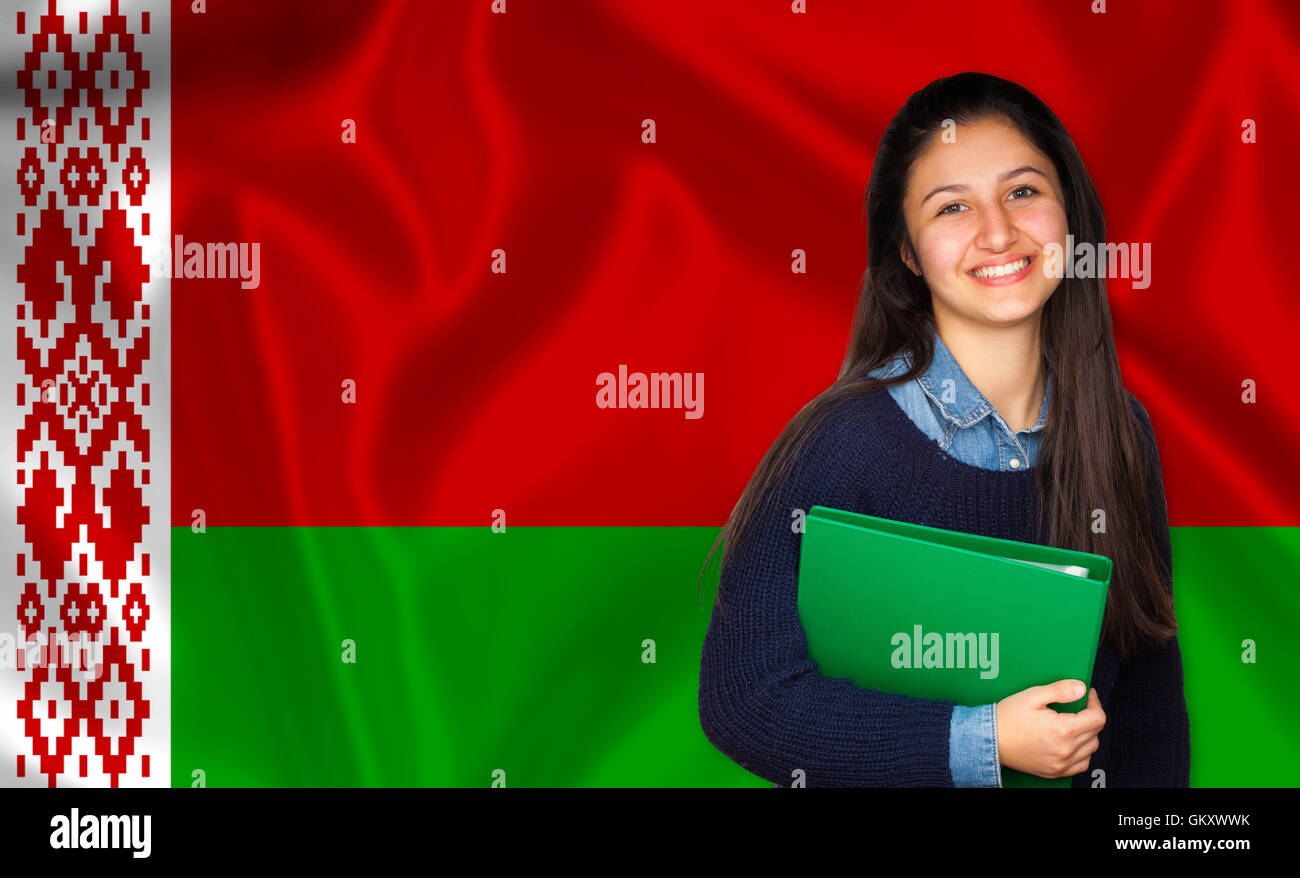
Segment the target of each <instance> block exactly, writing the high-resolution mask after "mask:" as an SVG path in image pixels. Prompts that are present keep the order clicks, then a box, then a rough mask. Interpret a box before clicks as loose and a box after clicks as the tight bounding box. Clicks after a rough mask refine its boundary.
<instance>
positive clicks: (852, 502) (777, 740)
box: [699, 418, 954, 787]
mask: <svg viewBox="0 0 1300 878" xmlns="http://www.w3.org/2000/svg"><path fill="white" fill-rule="evenodd" d="M831 423H832V424H833V423H834V418H832V419H831ZM867 444H869V443H868V442H864V440H863V438H862V436H861V431H860V430H854V429H851V428H850V429H846V428H843V427H841V428H838V429H837V428H835V427H834V426H830V427H827V429H826V430H824V431H823V432H822V433H821V434H820V435H819V436H818V437H816V438H815V439H814V440H813V441H812V442H810V443H809V447H808V448H807V449H805V452H804V453H803V454H800V455H799V456H798V458H797V459H796V460H795V462H794V466H793V467H792V469H791V472H790V475H789V476H788V477H786V478H784V479H782V480H780V481H779V482H777V483H776V484H774V485H773V487H772V488H771V489H770V490H769V491H768V492H767V493H766V494H765V495H764V497H763V498H762V500H761V501H760V503H759V506H758V511H757V512H756V513H755V515H754V517H753V519H752V520H751V521H750V523H749V529H748V530H747V531H746V533H745V534H744V535H742V536H741V538H740V542H739V543H738V544H737V545H736V547H735V550H734V557H732V558H730V559H729V560H728V561H727V563H725V564H724V565H723V569H722V574H721V578H720V584H719V588H720V594H721V602H722V605H723V611H725V617H724V616H723V614H722V612H720V611H719V610H718V608H717V607H716V606H715V607H714V609H713V617H712V619H711V621H710V623H709V628H708V633H707V634H706V636H705V641H704V649H703V656H702V660H701V666H700V692H699V712H700V723H701V725H702V727H703V730H704V733H705V735H706V736H707V737H708V738H709V740H710V741H711V742H712V743H713V744H714V746H716V747H717V748H718V749H719V750H721V751H722V752H723V753H725V754H726V755H727V756H729V757H730V758H731V759H733V760H735V761H736V762H737V763H739V764H740V765H741V766H742V767H744V768H746V769H748V770H749V771H751V772H753V773H754V774H756V775H758V776H759V777H762V778H765V779H767V780H769V781H772V782H774V783H776V784H777V785H779V786H790V785H791V783H792V780H793V779H794V778H796V777H799V776H800V775H799V774H798V772H800V771H802V772H803V774H802V777H803V779H804V784H805V785H806V786H809V787H813V786H842V787H847V786H857V787H866V786H881V787H883V786H946V787H951V786H953V780H952V775H951V773H950V766H949V753H948V744H949V735H950V732H951V720H952V715H953V706H954V705H953V703H952V702H947V701H935V700H927V699H918V698H908V697H904V696H901V695H894V694H886V693H883V692H876V691H873V690H868V689H861V688H858V687H857V686H855V685H854V684H853V682H852V681H850V680H841V679H833V678H829V677H824V676H822V675H821V674H820V673H819V672H818V670H817V663H816V662H815V661H813V660H812V659H810V658H809V656H808V643H807V640H806V637H805V635H804V630H803V626H802V625H801V624H800V622H799V615H798V605H797V593H798V554H799V541H800V538H801V533H799V532H795V527H794V526H793V525H794V524H795V523H796V522H799V521H802V517H801V516H800V515H798V513H796V511H795V510H802V511H803V512H805V513H806V512H807V510H808V509H809V508H810V507H812V506H813V505H821V506H827V507H831V508H837V509H850V510H856V509H859V508H861V504H862V501H863V498H864V496H865V491H866V490H867V488H868V485H867V484H866V477H865V476H864V472H865V470H866V468H867V461H868V460H870V459H871V458H872V457H873V456H874V455H873V454H872V449H870V448H868V447H865V446H866V445H867Z"/></svg>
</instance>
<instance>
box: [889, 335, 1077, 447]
mask: <svg viewBox="0 0 1300 878" xmlns="http://www.w3.org/2000/svg"><path fill="white" fill-rule="evenodd" d="M932 336H933V338H934V359H933V360H932V361H931V363H930V368H929V369H927V370H926V371H925V372H924V373H923V374H922V375H921V376H920V377H918V378H917V379H916V380H917V383H918V384H920V386H921V389H922V390H923V391H925V395H926V396H928V397H929V398H930V401H931V402H932V403H933V404H934V405H935V407H936V408H937V409H938V411H939V413H940V414H941V415H942V416H943V418H944V419H945V420H947V421H949V422H950V423H952V424H955V425H956V426H958V427H969V426H971V425H972V424H976V423H978V422H979V421H980V419H981V418H984V417H985V416H989V415H991V416H992V417H993V418H994V419H995V420H996V421H997V422H998V423H999V424H1001V426H1002V428H1003V429H1004V430H1005V431H1006V432H1007V434H1008V435H1011V434H1013V433H1015V432H1017V431H1013V430H1012V429H1011V427H1010V426H1009V425H1008V424H1007V422H1006V421H1005V420H1003V418H1002V416H1001V415H1000V414H998V412H997V410H996V409H995V408H993V404H992V403H991V402H989V401H988V399H986V398H985V396H984V394H982V393H980V392H979V389H978V388H976V387H975V385H974V384H973V383H971V380H970V379H969V378H967V377H966V373H965V372H963V371H962V368H961V366H960V365H959V364H958V363H957V360H956V359H955V358H954V357H953V355H952V351H950V350H948V346H947V345H946V344H944V341H943V338H942V337H940V335H939V333H937V332H933V331H932ZM905 356H906V355H904V357H905ZM905 368H906V366H905V365H902V364H899V365H896V368H895V369H894V370H891V371H892V372H893V373H894V374H897V373H898V372H901V371H902V370H903V369H905ZM946 381H952V392H951V393H949V394H947V395H945V393H944V389H945V382H946ZM1051 395H1052V375H1051V373H1050V372H1048V375H1047V386H1046V390H1045V392H1044V393H1043V403H1042V405H1041V406H1039V409H1038V420H1037V422H1036V423H1035V424H1034V425H1033V426H1032V427H1028V428H1026V429H1024V430H1020V431H1018V432H1020V433H1035V432H1038V431H1040V430H1042V429H1043V425H1044V424H1045V423H1046V421H1047V402H1048V400H1049V399H1050V398H1051ZM946 397H952V398H951V399H948V398H946Z"/></svg>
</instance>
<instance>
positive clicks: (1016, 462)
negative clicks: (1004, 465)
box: [1011, 457, 1020, 469]
mask: <svg viewBox="0 0 1300 878" xmlns="http://www.w3.org/2000/svg"><path fill="white" fill-rule="evenodd" d="M1019 466H1020V461H1019V460H1018V459H1017V458H1014V457H1013V458H1011V468H1012V469H1016V468H1018V467H1019Z"/></svg>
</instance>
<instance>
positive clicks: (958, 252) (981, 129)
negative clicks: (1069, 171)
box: [903, 119, 1067, 327]
mask: <svg viewBox="0 0 1300 878" xmlns="http://www.w3.org/2000/svg"><path fill="white" fill-rule="evenodd" d="M953 131H954V132H955V134H956V138H955V140H954V141H953V142H951V143H945V142H944V141H943V139H942V138H941V137H939V136H935V137H934V138H933V139H932V140H931V142H930V145H929V146H928V147H926V148H925V149H924V150H923V151H922V153H921V155H920V156H919V157H918V158H917V160H916V162H915V163H914V164H913V165H912V176H911V180H910V181H909V183H908V187H907V192H906V193H905V195H904V198H903V214H904V217H905V219H906V221H907V230H908V233H909V235H910V237H911V240H912V243H913V246H914V247H915V248H916V256H917V259H918V260H919V264H918V262H917V261H915V260H913V259H912V258H911V257H910V255H909V254H908V253H907V252H906V248H904V252H903V259H904V261H905V262H906V263H907V264H908V267H909V268H911V269H912V271H914V272H917V271H919V272H920V274H921V276H922V277H923V278H924V279H925V282H926V284H927V285H928V286H929V288H930V293H931V301H932V303H933V307H934V311H935V317H936V320H937V321H938V322H939V323H941V324H947V325H952V324H953V323H954V322H957V323H965V324H978V325H981V326H996V327H1006V326H1011V325H1014V324H1016V323H1020V322H1022V321H1025V320H1033V321H1035V322H1037V320H1038V315H1039V312H1040V311H1041V309H1042V307H1043V305H1044V304H1046V302H1047V299H1048V298H1049V297H1050V296H1051V295H1052V292H1053V291H1054V290H1055V289H1056V287H1057V285H1058V284H1059V283H1060V279H1059V278H1054V277H1049V276H1048V275H1047V274H1046V273H1044V271H1043V262H1044V259H1045V254H1044V249H1045V248H1046V247H1047V245H1048V244H1051V243H1053V242H1055V243H1057V244H1058V245H1060V246H1061V248H1062V250H1064V248H1065V236H1066V232H1067V227H1066V226H1067V224H1066V218H1065V201H1064V196H1063V194H1062V192H1061V182H1060V180H1059V179H1057V174H1056V168H1055V167H1054V166H1053V164H1052V161H1051V159H1049V158H1048V157H1047V156H1045V155H1044V154H1043V153H1041V152H1039V151H1038V150H1037V149H1035V148H1034V146H1033V145H1032V144H1031V143H1030V142H1029V141H1028V140H1026V139H1025V137H1024V135H1022V134H1021V133H1020V132H1019V131H1018V130H1017V129H1016V128H1014V127H1012V126H1011V125H1009V124H1007V123H1006V122H1004V121H1001V120H993V119H988V120H983V121H980V122H975V123H972V124H970V125H959V126H957V127H956V128H955V129H953ZM1024 260H1029V262H1028V264H1025V262H1024ZM1002 266H1010V268H1002ZM990 269H995V270H996V271H990ZM1007 271H1010V272H1011V273H1009V274H1004V275H1003V276H997V275H998V274H1001V273H1002V272H1007Z"/></svg>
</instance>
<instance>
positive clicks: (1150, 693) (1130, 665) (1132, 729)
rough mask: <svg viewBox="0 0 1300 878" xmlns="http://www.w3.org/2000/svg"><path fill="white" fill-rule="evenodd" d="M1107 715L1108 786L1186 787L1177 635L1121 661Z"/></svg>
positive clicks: (1158, 480) (1166, 558) (1147, 428)
mask: <svg viewBox="0 0 1300 878" xmlns="http://www.w3.org/2000/svg"><path fill="white" fill-rule="evenodd" d="M1130 397H1131V401H1132V403H1133V406H1134V411H1136V412H1137V414H1138V420H1139V422H1140V423H1141V425H1142V428H1143V431H1144V433H1145V435H1146V438H1147V441H1148V443H1149V448H1148V452H1149V454H1150V460H1151V465H1152V471H1153V475H1152V479H1151V494H1150V496H1149V502H1150V503H1151V509H1152V522H1153V527H1154V529H1155V533H1154V536H1155V541H1156V547H1157V549H1158V550H1159V551H1158V554H1159V556H1160V561H1161V563H1162V564H1163V565H1164V572H1165V574H1166V582H1165V584H1166V586H1167V587H1168V588H1169V589H1170V591H1171V592H1172V590H1173V552H1172V550H1171V546H1170V540H1169V512H1168V508H1167V506H1166V502H1165V491H1164V481H1163V479H1162V477H1161V474H1160V451H1159V447H1158V446H1157V444H1156V438H1155V431H1154V430H1153V428H1152V426H1151V419H1150V418H1149V417H1148V416H1147V413H1146V409H1145V408H1143V406H1142V403H1140V402H1139V401H1138V399H1137V397H1135V396H1132V394H1130ZM1107 716H1108V717H1109V718H1110V722H1111V723H1112V727H1113V728H1114V730H1115V731H1114V734H1115V738H1114V744H1113V746H1114V757H1113V760H1112V767H1111V769H1110V771H1109V773H1108V775H1107V778H1106V785H1107V786H1109V787H1186V786H1187V785H1188V782H1189V776H1190V765H1191V757H1190V740H1189V734H1188V719H1187V699H1186V697H1185V695H1184V693H1183V662H1182V654H1181V652H1180V650H1179V648H1178V638H1177V637H1176V636H1175V637H1171V638H1169V640H1167V641H1165V643H1163V644H1161V645H1160V646H1158V647H1152V648H1149V649H1147V650H1146V651H1145V652H1143V653H1141V654H1139V655H1137V656H1135V657H1133V658H1131V659H1128V660H1126V661H1124V662H1123V663H1121V665H1120V668H1119V675H1118V677H1117V678H1116V680H1115V691H1114V693H1113V695H1112V696H1111V704H1110V705H1108V706H1107Z"/></svg>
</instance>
